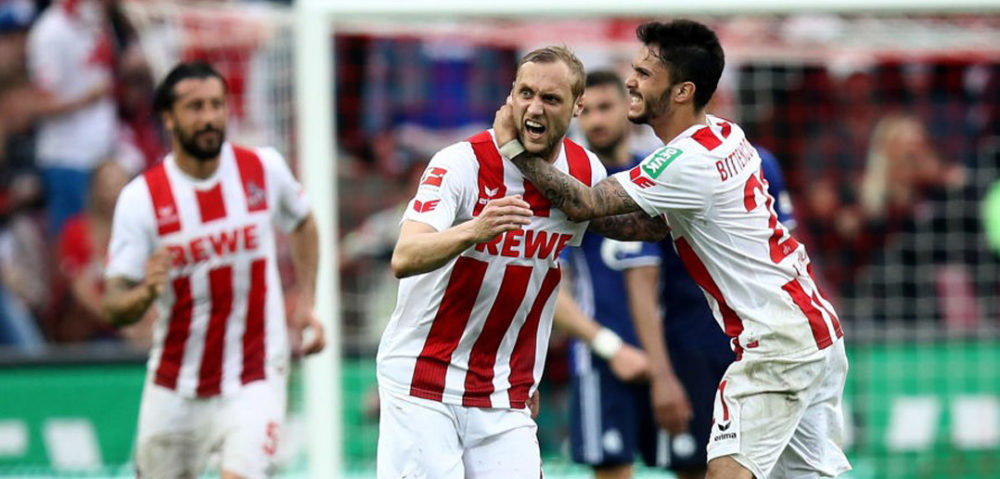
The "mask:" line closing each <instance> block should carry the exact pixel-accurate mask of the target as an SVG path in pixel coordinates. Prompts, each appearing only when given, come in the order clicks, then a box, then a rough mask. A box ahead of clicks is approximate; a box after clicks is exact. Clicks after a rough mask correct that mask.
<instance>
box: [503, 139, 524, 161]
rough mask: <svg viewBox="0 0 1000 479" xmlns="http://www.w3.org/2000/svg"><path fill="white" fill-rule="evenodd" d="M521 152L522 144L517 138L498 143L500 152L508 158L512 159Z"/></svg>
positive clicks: (522, 150)
mask: <svg viewBox="0 0 1000 479" xmlns="http://www.w3.org/2000/svg"><path fill="white" fill-rule="evenodd" d="M521 153H524V145H522V144H521V142H520V141H519V140H518V139H517V138H514V139H513V140H510V141H508V142H507V143H504V144H502V145H500V154H501V155H503V156H506V157H507V158H508V159H511V160H513V159H514V158H515V157H516V156H518V155H520V154H521Z"/></svg>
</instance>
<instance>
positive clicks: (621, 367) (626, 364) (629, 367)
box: [608, 344, 649, 382]
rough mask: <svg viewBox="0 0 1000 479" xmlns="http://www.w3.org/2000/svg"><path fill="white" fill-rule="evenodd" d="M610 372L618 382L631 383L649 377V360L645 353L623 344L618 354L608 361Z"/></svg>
mask: <svg viewBox="0 0 1000 479" xmlns="http://www.w3.org/2000/svg"><path fill="white" fill-rule="evenodd" d="M608 366H610V367H611V372H613V373H614V374H615V377H617V378H618V379H619V380H621V381H624V382H633V381H640V380H644V379H647V378H648V377H649V359H648V358H647V357H646V353H645V352H643V351H642V350H641V349H639V348H636V347H634V346H631V345H628V344H623V345H622V347H621V348H620V349H618V352H617V353H615V355H614V356H611V359H610V360H609V361H608Z"/></svg>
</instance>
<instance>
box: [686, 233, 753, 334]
mask: <svg viewBox="0 0 1000 479" xmlns="http://www.w3.org/2000/svg"><path fill="white" fill-rule="evenodd" d="M675 244H676V245H677V254H678V256H680V257H681V261H682V262H683V263H684V267H685V269H687V270H688V274H690V275H691V278H693V279H694V282H695V283H698V286H701V289H703V290H705V291H706V292H708V294H709V295H711V296H712V297H713V298H715V302H716V303H718V304H719V312H721V313H722V323H723V324H724V325H725V326H726V327H725V330H726V335H727V336H729V337H731V338H735V337H737V336H739V335H740V333H742V332H743V321H742V320H741V319H740V317H739V315H737V314H736V311H734V310H733V308H731V307H729V304H728V303H727V302H726V298H724V297H723V296H722V291H721V290H719V285H718V284H716V283H715V280H714V279H712V275H711V274H709V273H708V268H706V267H705V264H704V263H702V262H701V259H699V258H698V255H697V254H696V253H695V252H694V250H693V249H691V245H689V244H688V242H687V240H686V239H684V237H680V238H678V239H677V241H676V242H675Z"/></svg>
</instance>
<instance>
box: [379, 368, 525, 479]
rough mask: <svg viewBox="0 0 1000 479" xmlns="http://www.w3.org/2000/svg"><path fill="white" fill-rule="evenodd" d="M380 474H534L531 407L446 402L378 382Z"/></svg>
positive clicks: (434, 478) (409, 477)
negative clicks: (480, 405) (462, 404)
mask: <svg viewBox="0 0 1000 479" xmlns="http://www.w3.org/2000/svg"><path fill="white" fill-rule="evenodd" d="M379 399H380V401H381V406H380V407H381V415H380V417H379V436H378V461H377V477H378V478H379V479H400V478H406V479H515V478H516V479H519V478H529V479H535V478H539V477H541V471H542V469H541V468H542V462H541V457H540V455H539V450H538V437H537V434H536V433H537V430H538V427H537V426H536V425H535V421H534V420H533V419H531V412H530V411H529V410H528V408H524V409H508V408H495V409H488V408H477V407H466V406H459V405H453V404H445V403H441V402H438V401H431V400H428V399H422V398H418V397H412V396H407V395H405V394H399V393H395V392H392V391H389V390H387V389H384V388H379Z"/></svg>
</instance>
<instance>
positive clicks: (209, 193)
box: [194, 183, 226, 223]
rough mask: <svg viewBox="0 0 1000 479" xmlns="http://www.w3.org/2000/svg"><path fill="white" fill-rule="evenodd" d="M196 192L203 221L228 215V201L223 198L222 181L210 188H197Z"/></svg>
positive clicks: (206, 221)
mask: <svg viewBox="0 0 1000 479" xmlns="http://www.w3.org/2000/svg"><path fill="white" fill-rule="evenodd" d="M194 193H195V196H196V197H197V198H198V211H199V212H200V213H201V222H202V223H208V222H209V221H213V220H217V219H221V218H225V217H226V203H225V201H223V199H222V183H219V184H217V185H215V186H214V187H213V188H212V189H210V190H205V191H201V190H195V192H194Z"/></svg>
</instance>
